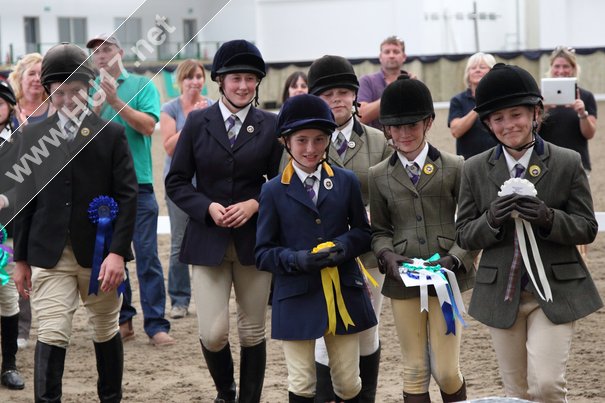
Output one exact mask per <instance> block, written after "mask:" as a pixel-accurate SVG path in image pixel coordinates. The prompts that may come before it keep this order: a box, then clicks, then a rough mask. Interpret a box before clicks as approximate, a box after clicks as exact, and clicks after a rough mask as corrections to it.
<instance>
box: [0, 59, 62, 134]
mask: <svg viewBox="0 0 605 403" xmlns="http://www.w3.org/2000/svg"><path fill="white" fill-rule="evenodd" d="M41 66H42V55H41V54H40V53H29V54H27V55H25V56H23V58H22V59H21V60H19V62H17V65H16V66H15V68H14V69H13V71H11V73H10V74H9V76H8V81H9V83H10V84H11V86H12V87H13V90H14V92H15V96H16V98H17V105H16V106H15V113H14V115H13V126H14V127H15V128H17V127H18V126H20V125H22V124H27V123H38V122H41V121H43V120H44V119H46V118H47V117H48V116H49V115H52V114H53V113H54V111H55V110H54V108H53V106H52V105H51V103H50V101H49V99H48V95H47V94H46V92H44V88H43V87H42V83H41V82H40V71H41V68H42V67H41Z"/></svg>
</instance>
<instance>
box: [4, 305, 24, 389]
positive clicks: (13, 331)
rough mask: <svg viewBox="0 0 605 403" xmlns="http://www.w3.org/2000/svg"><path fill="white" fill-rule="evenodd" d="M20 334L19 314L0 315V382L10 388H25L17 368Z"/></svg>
mask: <svg viewBox="0 0 605 403" xmlns="http://www.w3.org/2000/svg"><path fill="white" fill-rule="evenodd" d="M18 336H19V314H16V315H13V316H2V317H0V344H1V349H2V370H1V371H0V374H1V375H0V379H1V380H0V382H1V383H2V385H4V386H6V387H7V388H9V389H23V388H24V387H25V383H24V382H23V378H22V377H21V374H20V373H19V371H18V370H17V350H18V347H17V337H18Z"/></svg>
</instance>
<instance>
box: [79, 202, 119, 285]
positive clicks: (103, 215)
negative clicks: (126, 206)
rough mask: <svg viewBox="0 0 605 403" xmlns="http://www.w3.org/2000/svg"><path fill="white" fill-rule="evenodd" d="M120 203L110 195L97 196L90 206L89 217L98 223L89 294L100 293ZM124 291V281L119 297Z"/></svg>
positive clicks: (94, 222)
mask: <svg viewBox="0 0 605 403" xmlns="http://www.w3.org/2000/svg"><path fill="white" fill-rule="evenodd" d="M118 210H119V209H118V204H117V203H116V201H115V200H114V199H113V198H111V197H109V196H99V197H95V198H94V199H93V201H92V202H90V205H89V206H88V218H89V219H90V221H91V222H92V223H93V224H96V225H97V234H96V237H95V249H94V253H93V257H92V271H91V273H90V283H89V284H88V295H91V294H95V295H97V294H98V293H99V274H100V273H101V265H102V264H103V259H104V258H105V256H106V255H107V253H109V246H110V245H111V236H112V234H113V225H112V222H113V220H115V219H116V217H117V216H118ZM122 292H124V283H123V282H122V284H121V285H120V286H119V287H118V297H119V296H120V295H121V294H122Z"/></svg>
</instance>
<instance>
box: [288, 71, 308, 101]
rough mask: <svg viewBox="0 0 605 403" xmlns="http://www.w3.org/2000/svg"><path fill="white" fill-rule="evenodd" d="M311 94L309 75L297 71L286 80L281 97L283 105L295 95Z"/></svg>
mask: <svg viewBox="0 0 605 403" xmlns="http://www.w3.org/2000/svg"><path fill="white" fill-rule="evenodd" d="M308 92H309V87H308V79H307V75H306V74H305V73H304V72H303V71H295V72H294V73H292V74H290V75H289V76H288V78H286V82H285V83H284V92H283V94H282V97H281V102H282V104H283V103H284V102H286V99H288V98H290V97H293V96H295V95H300V94H306V93H308Z"/></svg>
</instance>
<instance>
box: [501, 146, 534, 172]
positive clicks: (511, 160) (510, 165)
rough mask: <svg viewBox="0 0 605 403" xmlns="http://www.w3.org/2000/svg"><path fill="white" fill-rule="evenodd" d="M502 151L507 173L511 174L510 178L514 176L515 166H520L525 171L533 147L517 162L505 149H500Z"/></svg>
mask: <svg viewBox="0 0 605 403" xmlns="http://www.w3.org/2000/svg"><path fill="white" fill-rule="evenodd" d="M502 150H503V151H504V158H505V159H506V166H507V167H508V172H510V173H511V177H513V176H514V173H513V169H515V165H517V164H521V165H523V168H525V170H526V171H527V166H528V165H529V159H530V158H531V154H532V153H533V152H534V146H531V147H529V148H528V149H527V150H526V151H525V154H523V156H522V157H521V158H519V160H516V159H515V158H514V157H513V156H512V155H510V154H509V153H508V150H507V149H506V147H504V146H503V147H502Z"/></svg>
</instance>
